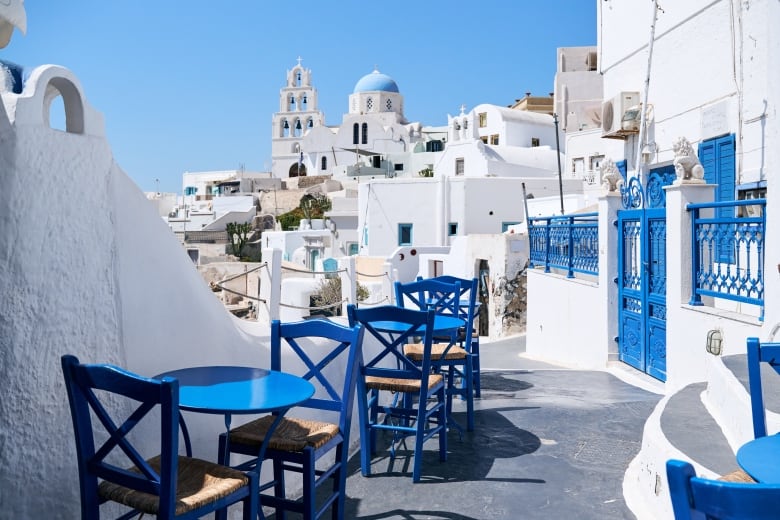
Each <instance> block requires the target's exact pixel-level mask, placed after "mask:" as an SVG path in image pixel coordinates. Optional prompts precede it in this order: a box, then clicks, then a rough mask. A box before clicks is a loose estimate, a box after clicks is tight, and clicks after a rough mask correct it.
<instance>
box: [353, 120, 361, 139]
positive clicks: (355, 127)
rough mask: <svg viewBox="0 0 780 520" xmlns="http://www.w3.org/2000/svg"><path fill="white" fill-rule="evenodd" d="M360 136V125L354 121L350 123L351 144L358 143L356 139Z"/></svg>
mask: <svg viewBox="0 0 780 520" xmlns="http://www.w3.org/2000/svg"><path fill="white" fill-rule="evenodd" d="M359 138H360V125H359V124H357V123H355V124H354V125H352V144H358V143H359V142H360V141H358V139H359Z"/></svg>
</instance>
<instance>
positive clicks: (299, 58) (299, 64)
mask: <svg viewBox="0 0 780 520" xmlns="http://www.w3.org/2000/svg"><path fill="white" fill-rule="evenodd" d="M301 61H303V58H301V57H300V55H299V56H298V66H299V67H300V66H301Z"/></svg>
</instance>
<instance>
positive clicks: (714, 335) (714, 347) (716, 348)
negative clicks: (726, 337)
mask: <svg viewBox="0 0 780 520" xmlns="http://www.w3.org/2000/svg"><path fill="white" fill-rule="evenodd" d="M706 348H707V352H709V353H710V354H712V355H713V356H720V353H721V352H722V350H723V334H722V333H721V331H719V330H717V329H713V330H711V331H709V332H708V333H707V347H706Z"/></svg>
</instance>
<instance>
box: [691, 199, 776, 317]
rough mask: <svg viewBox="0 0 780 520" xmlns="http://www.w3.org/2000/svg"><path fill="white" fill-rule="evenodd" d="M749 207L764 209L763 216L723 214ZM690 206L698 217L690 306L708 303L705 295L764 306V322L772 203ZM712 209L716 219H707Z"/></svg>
mask: <svg viewBox="0 0 780 520" xmlns="http://www.w3.org/2000/svg"><path fill="white" fill-rule="evenodd" d="M745 206H753V207H756V208H758V210H759V211H757V212H756V213H757V216H738V215H734V214H733V213H734V212H731V215H726V214H724V213H728V212H723V211H722V208H737V207H745ZM686 208H687V210H688V211H690V212H691V213H692V218H691V226H692V228H691V233H692V235H691V237H692V240H691V244H692V251H691V253H692V254H691V276H692V281H693V291H692V294H691V299H690V302H689V303H690V305H703V303H702V296H709V297H713V298H722V299H725V300H731V301H736V302H741V303H748V304H752V305H757V306H759V307H760V308H761V315H760V319H761V320H762V321H763V319H764V240H765V235H766V199H749V200H737V201H725V202H708V203H697V204H688V205H687V206H686ZM706 209H712V210H713V212H712V213H713V214H714V215H715V216H711V217H710V216H708V217H702V216H701V210H706ZM717 209H721V211H715V210H717Z"/></svg>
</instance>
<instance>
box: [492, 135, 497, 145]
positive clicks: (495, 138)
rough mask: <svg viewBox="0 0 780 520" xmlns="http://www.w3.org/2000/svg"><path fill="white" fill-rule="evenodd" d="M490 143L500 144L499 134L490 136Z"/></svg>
mask: <svg viewBox="0 0 780 520" xmlns="http://www.w3.org/2000/svg"><path fill="white" fill-rule="evenodd" d="M490 144H498V134H493V135H491V136H490Z"/></svg>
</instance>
